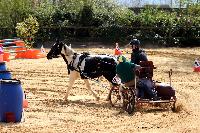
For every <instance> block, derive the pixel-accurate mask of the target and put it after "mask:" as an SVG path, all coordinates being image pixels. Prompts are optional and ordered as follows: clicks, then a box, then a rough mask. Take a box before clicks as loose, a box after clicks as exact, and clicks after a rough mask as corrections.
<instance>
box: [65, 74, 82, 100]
mask: <svg viewBox="0 0 200 133" xmlns="http://www.w3.org/2000/svg"><path fill="white" fill-rule="evenodd" d="M78 77H79V73H78V72H76V71H70V75H69V84H68V88H67V92H66V95H65V100H66V101H67V100H68V95H69V91H70V90H71V88H72V86H73V84H74V82H75V80H76V79H77V78H78Z"/></svg>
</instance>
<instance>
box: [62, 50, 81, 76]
mask: <svg viewBox="0 0 200 133" xmlns="http://www.w3.org/2000/svg"><path fill="white" fill-rule="evenodd" d="M77 55H78V54H77V53H74V55H73V57H72V61H71V62H70V63H69V62H68V60H67V58H66V57H65V55H64V54H62V53H61V56H62V57H63V59H64V61H65V63H66V64H67V70H68V74H70V70H71V71H73V70H76V68H74V67H73V64H74V60H75V59H76V57H77ZM76 71H78V70H76Z"/></svg>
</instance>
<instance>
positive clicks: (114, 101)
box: [110, 86, 122, 107]
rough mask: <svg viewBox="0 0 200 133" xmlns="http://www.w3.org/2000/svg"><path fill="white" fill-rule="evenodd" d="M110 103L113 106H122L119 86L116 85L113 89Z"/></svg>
mask: <svg viewBox="0 0 200 133" xmlns="http://www.w3.org/2000/svg"><path fill="white" fill-rule="evenodd" d="M110 104H111V105H112V106H113V107H121V105H122V103H121V96H120V94H119V87H118V86H114V87H112V89H111V97H110Z"/></svg>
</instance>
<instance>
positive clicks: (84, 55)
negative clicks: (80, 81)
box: [61, 52, 89, 78]
mask: <svg viewBox="0 0 200 133" xmlns="http://www.w3.org/2000/svg"><path fill="white" fill-rule="evenodd" d="M77 55H78V54H77V53H74V55H73V58H72V61H71V62H70V63H69V62H68V60H67V59H66V57H65V55H64V54H61V56H62V57H63V59H64V61H65V63H66V64H67V70H68V74H70V70H71V71H77V72H79V73H80V75H81V78H86V76H85V75H84V74H83V72H82V71H81V68H80V66H81V63H82V61H83V60H84V59H85V58H86V57H88V55H89V53H86V52H84V53H83V54H82V55H81V56H80V57H79V61H78V65H77V68H78V70H77V69H76V68H75V67H74V66H73V64H74V60H75V59H76V57H77Z"/></svg>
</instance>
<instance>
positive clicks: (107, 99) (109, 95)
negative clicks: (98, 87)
mask: <svg viewBox="0 0 200 133" xmlns="http://www.w3.org/2000/svg"><path fill="white" fill-rule="evenodd" d="M112 87H113V84H112V83H110V89H109V92H108V96H107V98H106V101H110V100H111V93H112Z"/></svg>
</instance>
